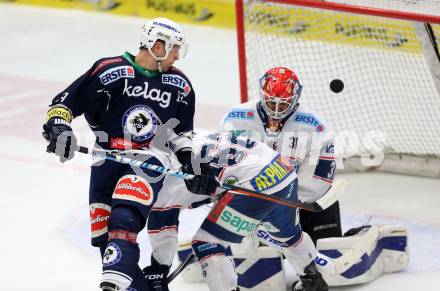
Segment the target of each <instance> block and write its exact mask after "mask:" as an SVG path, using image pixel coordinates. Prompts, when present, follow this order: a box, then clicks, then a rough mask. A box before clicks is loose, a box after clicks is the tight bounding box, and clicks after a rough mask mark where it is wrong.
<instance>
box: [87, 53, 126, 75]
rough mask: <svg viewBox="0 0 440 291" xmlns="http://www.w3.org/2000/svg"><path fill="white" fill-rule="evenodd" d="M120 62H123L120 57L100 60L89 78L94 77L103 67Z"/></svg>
mask: <svg viewBox="0 0 440 291" xmlns="http://www.w3.org/2000/svg"><path fill="white" fill-rule="evenodd" d="M122 61H123V59H122V58H121V57H117V58H111V59H105V60H102V61H100V62H99V63H98V65H97V66H96V68H95V70H93V72H92V74H91V76H93V75H95V74H96V73H97V72H98V71H99V70H101V69H102V68H103V67H105V66H107V65H110V64H114V63H122Z"/></svg>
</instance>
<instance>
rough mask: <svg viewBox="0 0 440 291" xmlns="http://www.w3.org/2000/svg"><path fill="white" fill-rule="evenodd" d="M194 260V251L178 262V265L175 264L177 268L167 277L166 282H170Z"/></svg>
mask: <svg viewBox="0 0 440 291" xmlns="http://www.w3.org/2000/svg"><path fill="white" fill-rule="evenodd" d="M196 261H197V259H196V256H195V255H194V253H191V254H189V256H188V257H187V258H186V259H185V261H183V262H182V263H180V265H179V266H177V268H176V269H175V270H174V271H173V272H172V273H171V274H170V275H169V276H168V277H167V282H168V284H170V283H171V282H172V281H173V280H174V278H176V277H177V276H178V275H179V274H180V273H181V272H182V271H183V269H185V268H186V267H187V266H188V265H189V264H192V263H195V262H196Z"/></svg>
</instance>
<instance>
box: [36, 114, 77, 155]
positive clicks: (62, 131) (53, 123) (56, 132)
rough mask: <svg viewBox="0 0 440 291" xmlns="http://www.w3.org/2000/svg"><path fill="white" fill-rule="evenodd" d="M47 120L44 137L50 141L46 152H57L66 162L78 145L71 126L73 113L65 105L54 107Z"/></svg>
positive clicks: (44, 126)
mask: <svg viewBox="0 0 440 291" xmlns="http://www.w3.org/2000/svg"><path fill="white" fill-rule="evenodd" d="M47 117H48V118H47V122H46V123H45V124H44V125H43V133H42V134H43V137H44V138H45V139H46V141H47V142H48V143H49V145H48V146H47V148H46V152H48V153H55V155H57V156H59V157H60V161H61V162H62V163H64V162H65V161H68V160H70V159H72V158H73V156H74V150H75V148H77V147H78V145H77V139H76V137H75V135H74V134H73V132H72V128H71V127H70V121H72V115H71V113H70V111H69V110H68V109H66V108H64V107H53V108H51V109H50V110H49V111H48V112H47Z"/></svg>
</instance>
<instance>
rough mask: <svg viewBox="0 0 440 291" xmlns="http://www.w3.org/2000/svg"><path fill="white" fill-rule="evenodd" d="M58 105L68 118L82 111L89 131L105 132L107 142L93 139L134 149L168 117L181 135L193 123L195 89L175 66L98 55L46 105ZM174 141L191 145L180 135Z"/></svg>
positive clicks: (127, 57) (108, 144) (189, 129)
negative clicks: (162, 68) (156, 67)
mask: <svg viewBox="0 0 440 291" xmlns="http://www.w3.org/2000/svg"><path fill="white" fill-rule="evenodd" d="M57 105H61V106H65V107H68V108H69V109H70V110H71V112H72V114H73V117H77V116H80V115H82V114H84V116H85V118H86V120H87V122H88V123H89V125H90V127H91V129H92V130H93V131H95V132H96V131H103V132H105V133H106V134H107V135H108V141H105V142H102V141H99V142H97V143H98V144H99V145H100V146H101V147H103V148H105V149H123V148H124V145H126V143H127V142H129V143H131V146H132V147H133V148H137V147H141V146H144V145H147V144H148V143H149V142H150V141H151V140H152V139H153V138H154V136H155V133H156V130H157V126H158V125H160V124H165V123H166V122H167V121H168V120H170V119H171V118H176V119H177V120H178V121H179V124H178V125H177V126H176V127H175V128H174V132H175V133H176V134H177V136H178V137H179V136H181V137H182V138H183V139H187V138H186V137H184V136H182V134H184V133H187V132H191V131H192V130H193V126H194V124H193V123H194V122H193V116H194V105H195V94H194V90H193V88H192V85H191V82H190V81H189V80H188V78H187V77H186V76H185V75H184V74H183V73H182V72H181V71H180V70H178V69H176V68H174V67H171V68H170V70H169V71H167V72H164V73H159V72H150V71H145V70H144V69H143V68H142V67H140V66H139V65H137V64H136V63H135V62H134V57H133V56H132V55H130V54H129V53H125V54H124V55H122V56H118V57H112V58H104V59H100V60H98V61H97V62H96V63H95V64H94V65H93V66H92V67H91V68H90V69H89V70H88V71H87V72H86V73H85V74H84V75H82V76H81V77H79V78H78V79H77V80H75V81H74V82H73V83H72V84H71V85H70V86H69V87H67V89H65V90H64V91H62V92H61V93H59V94H58V95H57V96H55V98H54V99H53V101H52V104H51V106H57ZM124 133H125V139H124ZM127 137H129V140H128V141H127ZM179 145H180V146H179V148H182V147H187V146H189V147H191V144H190V143H189V144H188V142H186V141H182V140H180V141H179ZM175 150H177V149H175Z"/></svg>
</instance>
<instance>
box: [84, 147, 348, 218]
mask: <svg viewBox="0 0 440 291" xmlns="http://www.w3.org/2000/svg"><path fill="white" fill-rule="evenodd" d="M77 150H78V152H80V153H83V154H92V155H93V156H95V157H100V158H104V159H106V160H110V161H114V162H118V163H122V164H128V165H131V166H135V167H139V168H141V169H144V170H151V171H155V172H157V173H162V174H168V175H171V176H175V177H179V178H182V179H192V178H194V177H195V175H193V174H188V173H184V172H180V171H175V170H170V169H167V168H164V167H160V166H157V165H153V164H149V163H147V162H143V161H140V160H136V159H132V158H129V157H125V156H121V155H117V154H112V153H109V152H106V151H98V150H92V151H90V150H89V149H88V148H86V147H83V146H80V147H78V149H77ZM219 187H220V188H222V189H225V190H228V191H229V192H230V193H232V194H237V195H245V196H249V197H254V198H258V199H262V200H266V201H270V202H274V203H278V204H282V205H285V206H288V207H295V208H301V209H304V210H308V211H312V212H320V211H322V210H324V209H326V208H327V207H329V206H330V205H332V204H333V203H335V202H336V201H337V200H338V199H339V197H340V196H341V195H342V194H343V193H344V192H345V190H346V188H347V182H346V181H345V180H340V181H336V182H334V183H333V185H332V186H331V187H330V189H329V190H328V191H327V193H325V194H324V195H323V196H322V197H321V198H319V199H318V200H316V201H315V202H311V203H309V202H301V201H297V202H292V201H289V200H286V199H283V198H279V197H276V196H272V195H269V194H264V193H260V192H257V191H253V190H251V189H247V188H243V187H239V186H235V185H228V184H222V185H220V186H219Z"/></svg>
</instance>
